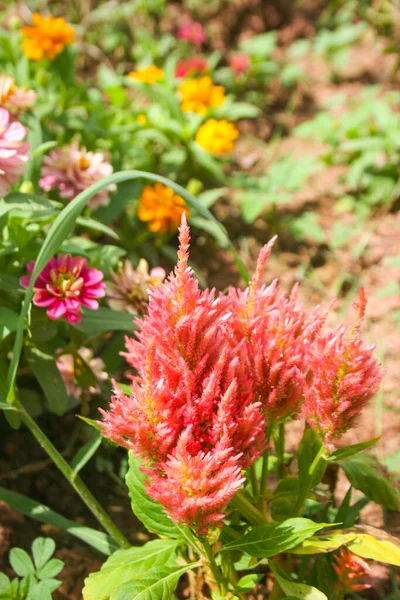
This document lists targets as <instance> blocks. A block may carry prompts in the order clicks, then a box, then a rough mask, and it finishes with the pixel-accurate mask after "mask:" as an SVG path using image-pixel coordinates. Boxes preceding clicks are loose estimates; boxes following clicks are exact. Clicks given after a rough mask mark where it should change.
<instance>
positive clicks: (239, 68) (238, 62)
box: [229, 54, 251, 75]
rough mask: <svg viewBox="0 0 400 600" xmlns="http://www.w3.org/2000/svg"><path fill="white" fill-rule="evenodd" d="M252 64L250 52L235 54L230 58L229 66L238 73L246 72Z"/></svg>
mask: <svg viewBox="0 0 400 600" xmlns="http://www.w3.org/2000/svg"><path fill="white" fill-rule="evenodd" d="M250 65H251V60H250V56H249V55H248V54H234V55H233V56H231V57H230V59H229V66H230V68H231V69H233V70H234V71H235V73H236V75H241V74H242V73H245V72H246V71H247V70H248V69H249V67H250Z"/></svg>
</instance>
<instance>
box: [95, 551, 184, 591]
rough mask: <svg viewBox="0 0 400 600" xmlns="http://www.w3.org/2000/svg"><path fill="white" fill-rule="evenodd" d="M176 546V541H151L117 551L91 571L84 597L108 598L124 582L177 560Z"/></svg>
mask: <svg viewBox="0 0 400 600" xmlns="http://www.w3.org/2000/svg"><path fill="white" fill-rule="evenodd" d="M177 546H178V542H176V541H173V540H152V541H150V542H147V544H145V545H144V546H140V547H133V548H129V549H127V550H118V551H117V552H115V553H114V554H113V555H112V556H111V557H110V558H108V559H107V560H106V562H105V563H104V564H103V566H102V567H101V570H100V571H98V572H97V573H91V574H90V575H89V577H88V578H87V579H86V580H85V587H84V589H83V598H84V600H107V599H108V598H109V597H110V595H111V594H112V593H113V592H115V591H116V590H117V589H118V588H119V587H121V586H123V585H124V584H125V583H129V582H130V581H131V580H132V579H136V578H138V577H140V576H141V575H144V574H146V572H148V571H150V569H152V568H155V567H157V568H161V567H163V566H165V565H166V564H167V563H168V562H169V561H171V560H174V559H175V558H176V555H175V550H176V548H177Z"/></svg>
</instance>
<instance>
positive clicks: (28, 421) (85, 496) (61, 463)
mask: <svg viewBox="0 0 400 600" xmlns="http://www.w3.org/2000/svg"><path fill="white" fill-rule="evenodd" d="M15 405H16V406H17V407H18V412H19V413H20V416H21V420H22V422H23V423H24V424H25V425H26V427H27V428H28V429H29V430H30V431H31V433H32V434H33V435H34V437H35V438H36V439H37V441H38V442H39V444H40V445H41V446H42V448H43V450H44V451H45V452H47V454H48V455H49V456H50V458H51V459H52V461H53V462H54V464H55V465H56V467H57V468H58V469H59V470H60V471H61V473H62V474H63V475H64V477H65V478H66V480H67V481H68V482H69V483H70V484H71V486H72V487H73V488H74V490H75V491H76V492H77V494H79V496H80V497H81V498H82V500H83V501H84V503H85V504H86V506H87V507H88V508H89V510H90V511H91V512H92V513H93V515H94V516H95V517H96V519H97V520H98V521H99V522H100V523H101V525H102V526H103V527H104V529H105V530H106V531H107V533H109V534H110V536H111V537H112V538H113V539H114V540H115V541H116V542H117V544H118V545H119V546H121V548H130V546H131V544H130V543H129V542H128V540H127V539H126V537H125V536H124V535H123V533H122V532H121V531H120V530H119V529H118V527H117V526H116V525H115V523H114V522H113V521H112V520H111V519H110V517H109V516H108V514H107V513H106V512H105V510H104V509H103V507H102V506H101V504H100V503H99V502H98V501H97V500H96V498H95V497H94V496H93V494H92V493H91V492H90V491H89V490H88V488H87V487H86V485H85V484H84V483H83V481H82V479H81V478H80V477H79V475H76V474H74V472H73V470H72V469H71V467H70V466H69V464H68V463H67V461H66V460H65V459H64V458H63V457H62V456H61V454H60V453H59V452H58V450H57V448H56V447H55V446H53V444H52V443H51V441H50V440H49V439H48V437H47V436H46V435H45V433H44V432H43V431H42V430H41V429H40V427H39V425H38V424H37V423H36V421H35V420H34V419H32V417H31V416H30V415H29V414H28V413H27V411H26V410H25V408H24V407H23V405H22V404H21V403H20V402H19V401H16V402H15Z"/></svg>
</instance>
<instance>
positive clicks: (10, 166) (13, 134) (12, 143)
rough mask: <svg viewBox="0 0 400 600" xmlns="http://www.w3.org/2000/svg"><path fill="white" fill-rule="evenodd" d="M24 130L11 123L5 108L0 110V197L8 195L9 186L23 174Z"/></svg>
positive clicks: (24, 159) (17, 123)
mask: <svg viewBox="0 0 400 600" xmlns="http://www.w3.org/2000/svg"><path fill="white" fill-rule="evenodd" d="M25 135H26V129H25V127H23V125H21V123H20V122H19V121H11V120H10V113H9V112H8V110H7V109H6V108H0V197H2V196H5V195H6V194H8V192H9V191H10V188H11V184H12V183H15V182H17V181H18V179H19V178H20V177H21V175H23V173H24V172H25V167H26V162H27V161H28V150H29V143H28V142H23V141H22V140H23V139H24V137H25Z"/></svg>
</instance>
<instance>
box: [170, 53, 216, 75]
mask: <svg viewBox="0 0 400 600" xmlns="http://www.w3.org/2000/svg"><path fill="white" fill-rule="evenodd" d="M209 68H210V67H209V64H208V62H207V61H206V60H205V59H204V58H200V56H193V57H192V58H188V59H186V60H185V59H184V58H183V59H182V60H178V62H177V65H176V68H175V77H178V78H179V79H181V78H182V77H193V75H197V74H198V73H204V72H206V71H208V69H209Z"/></svg>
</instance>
